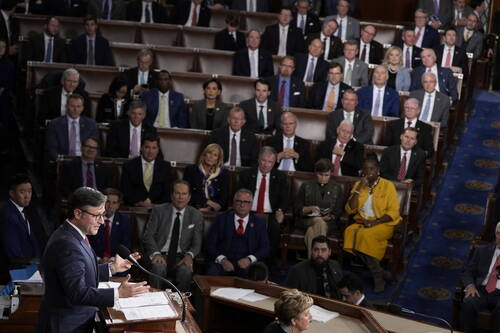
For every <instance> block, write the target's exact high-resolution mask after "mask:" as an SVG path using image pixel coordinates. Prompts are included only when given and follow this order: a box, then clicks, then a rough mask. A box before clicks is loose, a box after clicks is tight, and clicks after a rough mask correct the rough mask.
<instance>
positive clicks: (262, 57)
mask: <svg viewBox="0 0 500 333" xmlns="http://www.w3.org/2000/svg"><path fill="white" fill-rule="evenodd" d="M250 74H251V72H250V59H249V58H248V48H246V47H245V48H244V49H240V50H238V51H236V53H235V54H234V57H233V75H238V76H250ZM273 75H274V65H273V56H272V55H271V53H270V52H269V51H267V50H265V49H263V48H260V49H259V77H268V76H273Z"/></svg>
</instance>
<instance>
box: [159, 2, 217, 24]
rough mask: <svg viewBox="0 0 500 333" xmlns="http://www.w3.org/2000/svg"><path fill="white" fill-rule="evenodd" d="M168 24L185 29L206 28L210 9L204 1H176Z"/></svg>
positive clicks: (208, 22)
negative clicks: (181, 26)
mask: <svg viewBox="0 0 500 333" xmlns="http://www.w3.org/2000/svg"><path fill="white" fill-rule="evenodd" d="M169 23H172V24H178V25H183V26H185V27H208V26H209V24H210V9H209V8H208V6H207V1H206V0H188V1H186V0H177V1H176V3H175V6H174V8H173V9H172V13H171V14H170V21H169Z"/></svg>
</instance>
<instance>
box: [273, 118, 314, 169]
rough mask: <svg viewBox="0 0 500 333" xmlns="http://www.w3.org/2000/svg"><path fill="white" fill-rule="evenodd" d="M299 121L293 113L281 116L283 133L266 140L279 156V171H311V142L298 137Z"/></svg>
mask: <svg viewBox="0 0 500 333" xmlns="http://www.w3.org/2000/svg"><path fill="white" fill-rule="evenodd" d="M297 125H298V119H297V116H296V115H295V114H293V113H292V112H288V111H287V112H283V113H282V114H281V133H277V134H276V135H274V136H273V137H270V138H268V139H267V140H266V146H270V147H273V148H274V150H276V152H278V155H277V158H278V160H277V162H278V163H277V165H278V170H281V171H311V170H312V165H311V156H310V153H309V148H310V147H309V146H310V145H309V141H307V140H305V139H303V138H301V137H300V136H298V135H296V133H295V131H296V129H297Z"/></svg>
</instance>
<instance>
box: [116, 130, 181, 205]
mask: <svg viewBox="0 0 500 333" xmlns="http://www.w3.org/2000/svg"><path fill="white" fill-rule="evenodd" d="M159 154H160V138H158V137H157V136H146V135H145V136H144V137H142V141H141V156H139V157H136V158H134V159H132V160H129V161H128V162H126V163H124V164H123V167H122V178H121V191H122V193H123V199H124V201H125V204H126V205H129V206H140V207H147V208H151V207H153V206H154V205H155V204H162V203H165V202H167V201H169V199H170V198H169V196H168V193H169V189H170V182H171V176H170V164H168V163H167V162H165V161H164V160H163V159H162V158H161V157H159Z"/></svg>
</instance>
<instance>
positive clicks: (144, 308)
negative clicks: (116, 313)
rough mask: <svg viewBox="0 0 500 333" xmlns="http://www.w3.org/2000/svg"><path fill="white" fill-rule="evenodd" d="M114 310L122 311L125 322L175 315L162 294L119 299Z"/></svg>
mask: <svg viewBox="0 0 500 333" xmlns="http://www.w3.org/2000/svg"><path fill="white" fill-rule="evenodd" d="M115 308H117V309H118V310H120V311H122V312H123V314H124V315H125V318H126V319H127V320H140V319H152V318H173V317H176V316H177V314H176V313H175V312H174V310H173V309H172V306H171V305H170V301H169V299H168V298H167V296H166V295H165V293H164V292H162V291H160V292H152V293H144V294H141V295H139V296H136V297H127V298H120V299H119V300H118V304H115Z"/></svg>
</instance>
